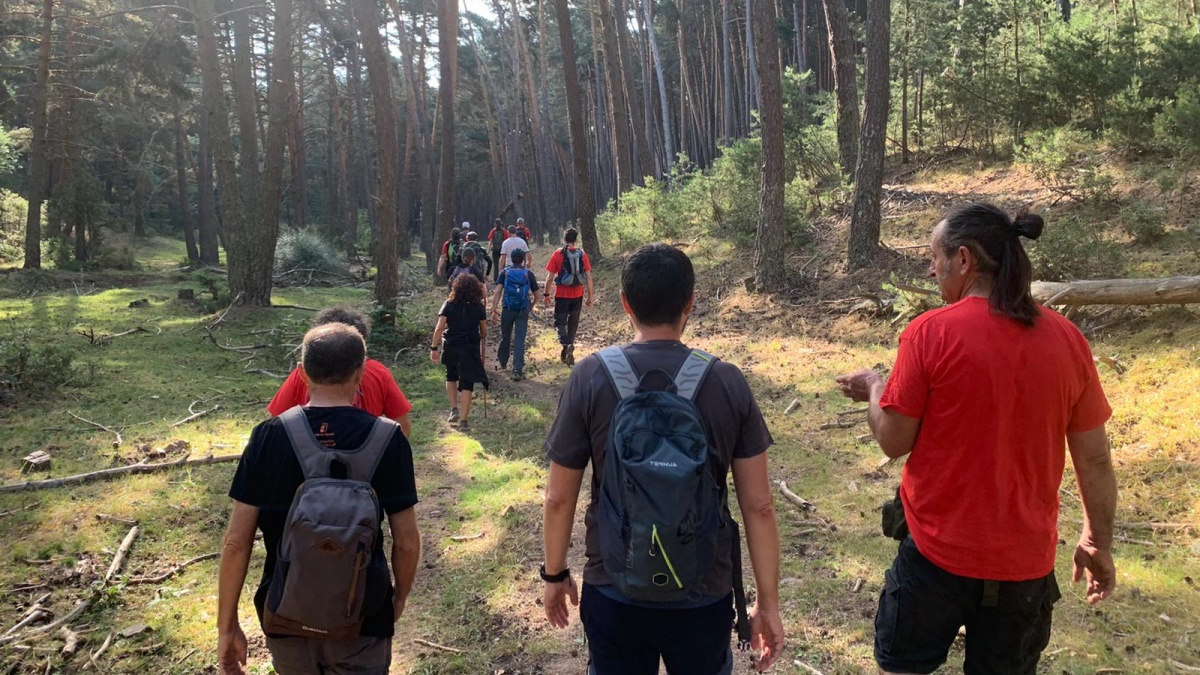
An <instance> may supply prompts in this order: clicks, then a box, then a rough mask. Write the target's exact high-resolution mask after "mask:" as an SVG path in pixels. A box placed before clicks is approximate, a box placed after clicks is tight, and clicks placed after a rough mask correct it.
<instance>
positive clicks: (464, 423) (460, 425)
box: [458, 420, 471, 431]
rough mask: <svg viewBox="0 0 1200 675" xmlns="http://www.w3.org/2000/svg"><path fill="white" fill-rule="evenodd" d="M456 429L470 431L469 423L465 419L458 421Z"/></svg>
mask: <svg viewBox="0 0 1200 675" xmlns="http://www.w3.org/2000/svg"><path fill="white" fill-rule="evenodd" d="M458 430H459V431H470V430H471V425H470V424H469V423H468V422H467V421H466V420H463V421H461V422H459V423H458Z"/></svg>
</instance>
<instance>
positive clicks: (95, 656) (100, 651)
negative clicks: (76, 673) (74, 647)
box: [83, 630, 113, 670]
mask: <svg viewBox="0 0 1200 675" xmlns="http://www.w3.org/2000/svg"><path fill="white" fill-rule="evenodd" d="M112 639H113V632H112V631H111V630H110V631H108V637H106V638H104V642H102V643H101V644H100V648H99V649H97V650H96V651H94V652H92V655H91V656H89V657H88V662H87V663H85V664H83V667H84V669H85V670H86V669H87V668H97V669H99V668H100V666H99V665H98V664H97V663H96V659H98V658H100V656H101V655H103V654H104V652H105V651H107V650H108V646H109V645H111V644H112Z"/></svg>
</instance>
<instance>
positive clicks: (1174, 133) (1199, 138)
mask: <svg viewBox="0 0 1200 675" xmlns="http://www.w3.org/2000/svg"><path fill="white" fill-rule="evenodd" d="M1154 134H1155V137H1156V138H1157V141H1158V143H1159V144H1160V145H1162V146H1163V148H1164V149H1166V150H1168V151H1169V152H1173V153H1175V154H1178V155H1183V156H1194V155H1198V154H1200V81H1198V80H1190V81H1188V82H1186V83H1184V85H1183V86H1181V87H1180V88H1179V90H1178V91H1177V92H1176V93H1175V100H1174V101H1170V102H1168V103H1167V104H1166V105H1164V106H1163V110H1162V112H1161V113H1159V114H1158V115H1157V116H1156V117H1155V118H1154Z"/></svg>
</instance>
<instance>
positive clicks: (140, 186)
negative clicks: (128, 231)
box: [133, 149, 150, 237]
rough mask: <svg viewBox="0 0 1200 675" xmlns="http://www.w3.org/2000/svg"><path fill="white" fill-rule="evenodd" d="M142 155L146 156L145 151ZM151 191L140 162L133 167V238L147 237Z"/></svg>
mask: <svg viewBox="0 0 1200 675" xmlns="http://www.w3.org/2000/svg"><path fill="white" fill-rule="evenodd" d="M142 155H143V156H144V155H145V150H144V149H143V151H142ZM149 189H150V181H149V180H148V179H147V178H146V169H145V167H143V166H142V163H141V162H138V163H137V164H135V165H134V166H133V236H135V237H144V236H146V191H147V190H149Z"/></svg>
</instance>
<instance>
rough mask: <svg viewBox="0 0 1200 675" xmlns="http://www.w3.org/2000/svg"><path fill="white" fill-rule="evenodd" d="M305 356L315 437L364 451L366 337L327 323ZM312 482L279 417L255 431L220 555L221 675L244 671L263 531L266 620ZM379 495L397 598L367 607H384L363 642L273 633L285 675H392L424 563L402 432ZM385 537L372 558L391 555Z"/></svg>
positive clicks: (376, 484)
mask: <svg viewBox="0 0 1200 675" xmlns="http://www.w3.org/2000/svg"><path fill="white" fill-rule="evenodd" d="M302 350H303V351H302V361H301V366H300V367H301V369H302V372H303V375H304V378H305V380H306V382H307V384H308V392H309V402H308V405H307V406H305V408H304V414H305V416H306V417H307V419H308V423H309V425H310V427H311V428H312V431H313V434H314V435H315V436H316V438H317V440H318V441H319V442H320V443H321V444H322V445H324V446H326V447H329V448H334V449H339V450H353V449H355V448H358V447H361V446H362V445H363V444H364V443H366V441H367V437H368V435H369V434H370V432H371V429H372V427H373V425H374V424H375V419H376V418H375V416H373V415H371V414H369V413H367V412H364V411H362V410H359V409H358V408H355V407H354V406H353V403H354V396H355V393H356V392H357V390H358V385H359V382H360V381H361V380H362V375H363V363H364V362H365V360H366V345H365V344H364V343H363V340H362V336H361V335H359V334H358V333H357V332H356V331H355V330H354V329H353V328H351V327H349V326H346V325H344V324H336V323H335V324H326V325H323V326H318V327H317V328H314V329H312V330H310V331H309V332H308V334H307V335H305V336H304V342H303V345H302ZM304 478H305V477H304V471H303V470H302V468H301V466H300V461H299V459H298V458H297V456H296V453H295V452H294V451H293V449H292V445H291V442H290V441H289V440H288V435H287V431H286V430H285V429H284V426H283V423H282V422H281V421H280V419H279V418H277V417H276V418H272V419H270V420H267V421H266V422H262V423H261V424H259V425H258V426H256V427H255V428H254V431H253V432H251V434H250V441H249V443H247V445H246V449H245V451H244V452H243V453H242V458H241V461H240V462H239V463H238V468H237V473H236V474H235V475H234V478H233V485H232V486H231V487H230V489H229V496H230V497H231V498H232V499H233V513H232V515H231V516H230V519H229V530H228V532H227V533H226V535H225V544H224V548H223V550H222V553H221V571H220V583H219V591H218V598H219V599H218V612H217V629H218V647H217V655H218V660H219V666H220V669H221V673H222V675H243V674H244V673H245V672H246V670H245V668H244V666H245V665H246V636H245V634H244V633H243V632H242V629H241V626H240V625H239V622H238V614H237V608H238V599H239V597H240V595H241V591H242V586H243V584H244V583H245V580H246V572H247V569H248V567H249V564H250V555H251V550H252V549H253V546H254V533H255V530H261V531H262V534H263V544H264V545H265V547H266V551H267V558H266V562H265V564H264V565H263V572H262V578H261V580H260V581H259V585H258V589H257V591H256V592H255V594H254V607H255V609H256V610H257V612H258V616H259V621H260V622H261V621H262V617H263V607H264V604H265V601H266V596H267V589H268V587H269V586H270V583H271V577H272V574H273V573H274V571H275V565H276V559H277V553H278V550H279V544H280V541H281V539H282V537H283V533H284V527H285V524H286V521H287V517H288V510H289V508H290V507H291V504H292V500H293V498H294V497H295V494H296V490H297V489H298V488H299V487H300V485H301V483H303V482H304ZM371 487H372V488H373V489H374V490H375V493H376V496H377V498H378V501H379V506H380V511H381V513H380V519H381V522H382V517H383V515H384V514H386V516H387V522H388V529H389V530H390V531H391V533H392V550H391V553H392V555H391V561H392V576H393V581H394V584H395V587H394V590H393V588H391V587H389V588H388V589H387V590H386V597H383V598H378V597H376V598H367V600H366V601H365V602H364V605H365V606H377V607H378V609H377V610H376V611H374V612H370V613H367V615H366V616H364V617H363V623H362V628H361V630H360V632H359V637H358V638H357V639H354V640H349V641H335V640H325V639H320V638H305V637H282V636H273V635H270V634H268V635H267V636H266V638H267V649H268V650H269V651H270V652H271V659H272V662H273V665H274V666H275V670H276V672H278V673H279V674H280V675H309V674H312V675H316V674H317V673H333V672H343V669H346V670H345V672H350V671H351V670H352V671H353V672H355V673H363V674H364V675H387V672H388V667H389V664H390V662H391V641H392V640H391V638H392V634H393V631H394V624H395V621H396V620H397V619H398V618H399V617H400V614H401V613H402V612H403V611H404V605H405V602H406V601H407V599H408V594H409V592H410V591H411V590H412V584H413V578H414V577H415V576H416V571H417V563H418V560H419V559H420V555H421V536H420V533H419V532H418V530H417V517H416V511H415V509H414V508H413V507H414V506H415V505H416V503H417V490H416V481H415V478H414V474H413V460H412V450H411V448H410V447H409V445H408V440H407V439H406V438H405V436H404V434H402V433H394V434H393V435H392V437H391V440H390V443H389V445H388V447H387V449H386V450H385V451H384V453H383V456H382V458H381V459H380V461H379V465H378V467H377V468H376V470H375V473H374V475H373V477H372V478H371ZM380 529H381V531H380V532H378V533H376V537H375V551H373V557H374V556H382V555H383V535H382V528H380ZM389 586H390V584H389Z"/></svg>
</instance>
